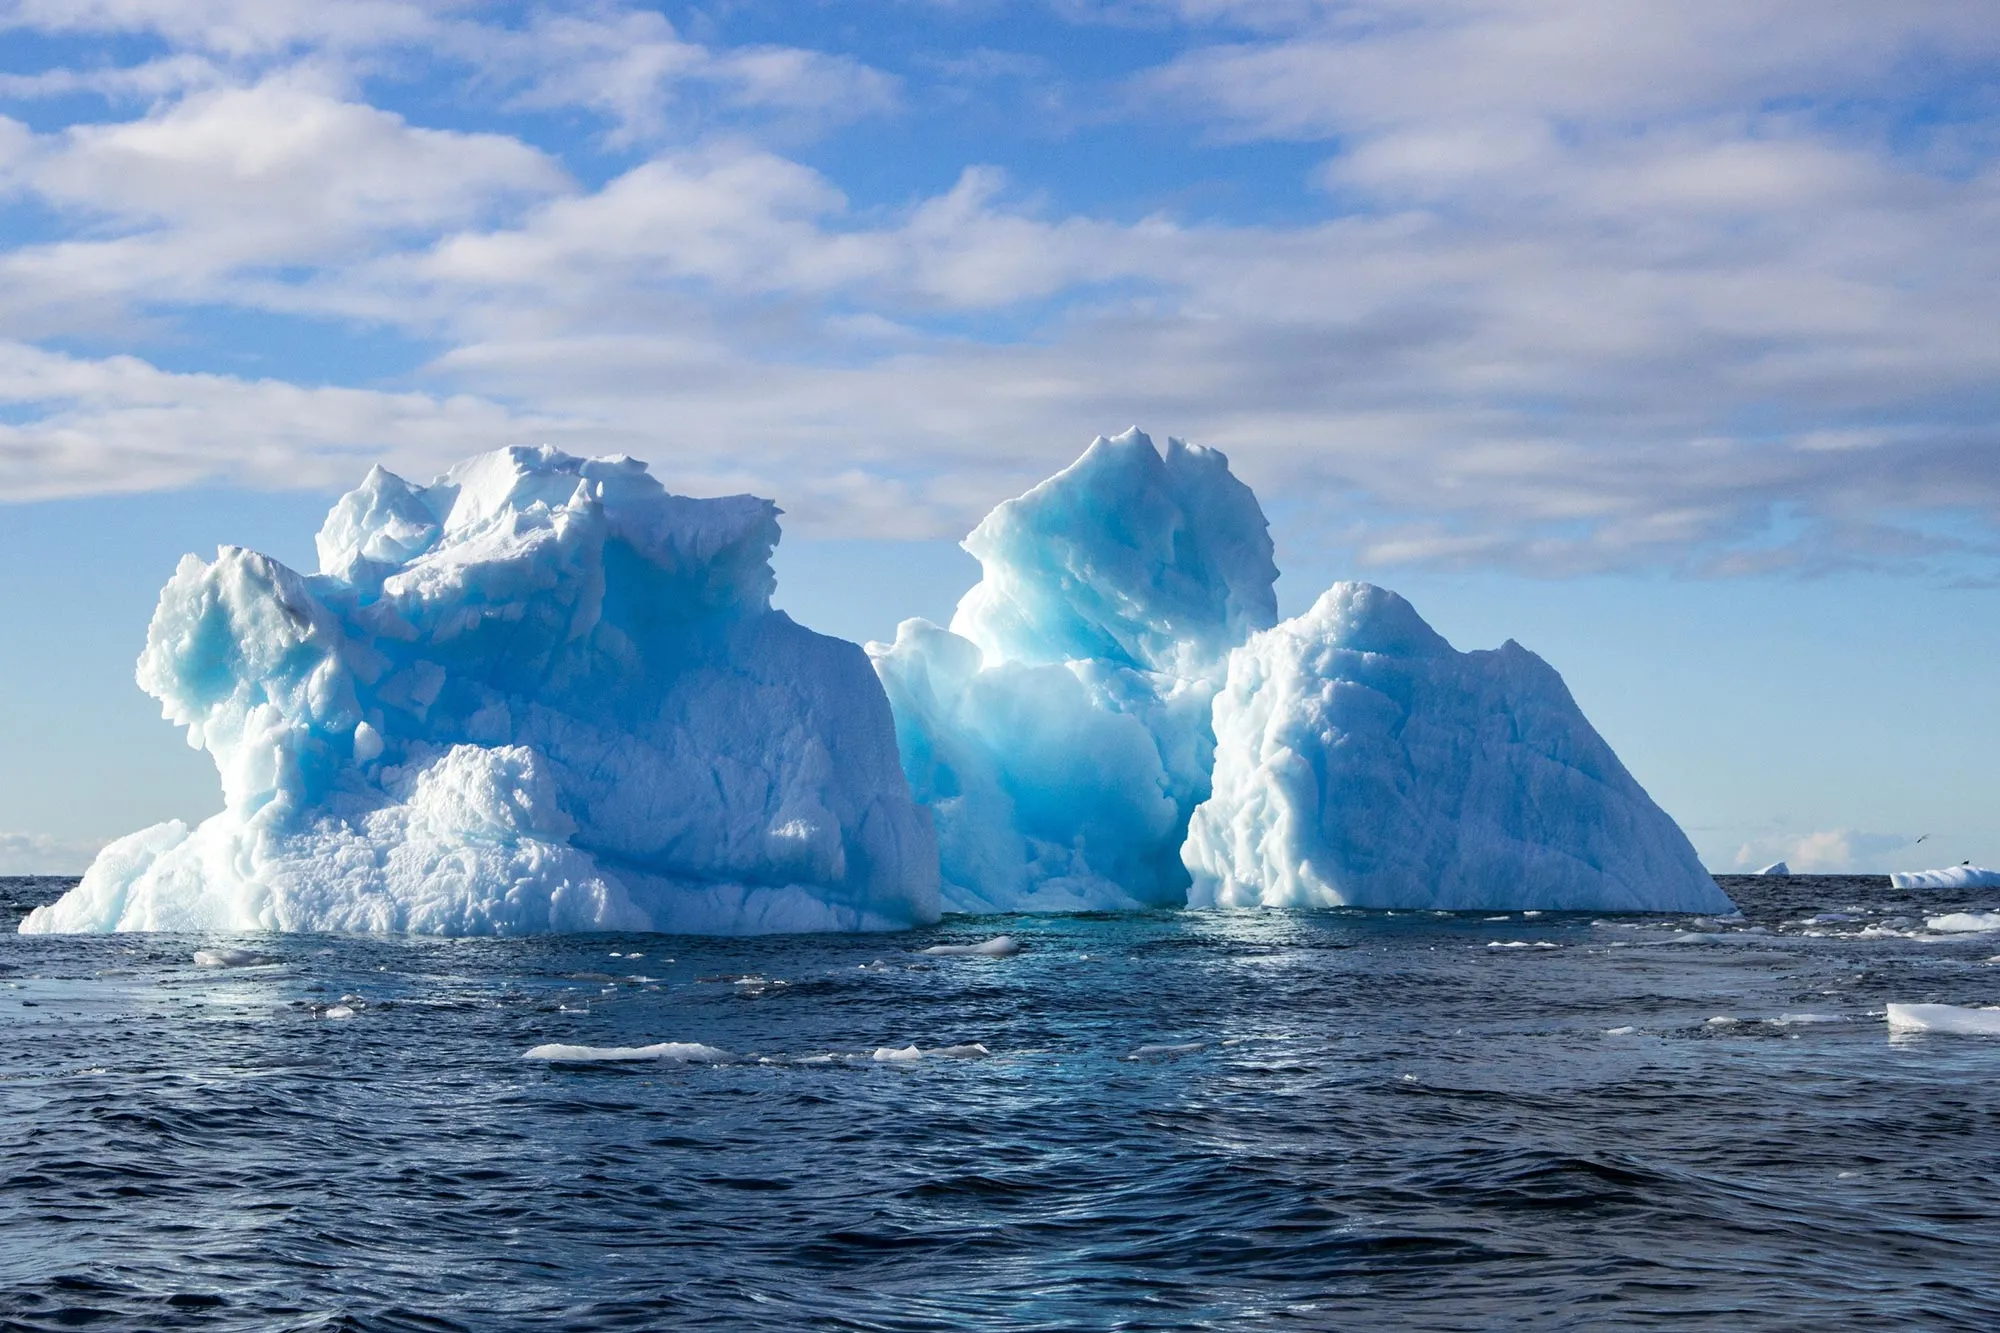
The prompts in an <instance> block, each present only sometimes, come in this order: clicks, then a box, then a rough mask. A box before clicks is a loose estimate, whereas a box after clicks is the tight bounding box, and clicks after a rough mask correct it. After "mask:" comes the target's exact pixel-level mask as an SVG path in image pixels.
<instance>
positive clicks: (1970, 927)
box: [1924, 912, 2000, 935]
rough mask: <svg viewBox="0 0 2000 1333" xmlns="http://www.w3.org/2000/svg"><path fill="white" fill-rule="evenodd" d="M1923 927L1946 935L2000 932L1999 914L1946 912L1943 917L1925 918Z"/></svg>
mask: <svg viewBox="0 0 2000 1333" xmlns="http://www.w3.org/2000/svg"><path fill="white" fill-rule="evenodd" d="M1924 925H1925V926H1927V927H1928V928H1930V929H1931V930H1935V931H1938V932H1940V933H1942V934H1947V935H1970V934H1974V933H1977V932H1979V931H1987V930H2000V912H1946V913H1945V914H1944V915H1943V916H1931V917H1925V918H1924Z"/></svg>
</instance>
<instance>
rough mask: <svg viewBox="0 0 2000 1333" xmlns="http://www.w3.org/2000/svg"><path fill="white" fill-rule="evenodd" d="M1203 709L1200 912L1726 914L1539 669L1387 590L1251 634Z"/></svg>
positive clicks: (1554, 681)
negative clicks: (1210, 748) (1209, 709)
mask: <svg viewBox="0 0 2000 1333" xmlns="http://www.w3.org/2000/svg"><path fill="white" fill-rule="evenodd" d="M1214 717H1215V740H1216V761H1215V771H1214V781H1213V788H1214V790H1213V794H1212V795H1210V796H1209V798H1208V799H1207V800H1206V801H1205V802H1204V803H1203V804H1202V805H1201V806H1200V807H1199V808H1198V809H1196V810H1195V812H1194V817H1193V820H1192V824H1191V826H1190V828H1189V831H1188V837H1187V843H1186V846H1185V847H1184V848H1183V849H1182V857H1183V859H1184V860H1185V862H1186V864H1187V867H1188V870H1189V871H1190V873H1191V875H1192V878H1193V887H1192V890H1191V891H1190V893H1189V896H1188V900H1189V902H1190V903H1191V904H1192V905H1195V906H1221V907H1248V906H1266V907H1275V906H1284V907H1336V906H1353V907H1385V908H1386V907H1424V908H1440V909H1448V910H1468V909H1482V908H1483V909H1490V908H1513V909H1519V908H1542V909H1545V910H1558V909H1572V910H1588V911H1677V912H1726V911H1729V910H1731V909H1732V907H1733V904H1731V902H1730V901H1729V898H1728V896H1727V895H1726V894H1724V893H1723V892H1722V890H1721V889H1720V888H1719V887H1718V886H1717V885H1716V882H1715V880H1714V879H1713V878H1712V877H1711V876H1710V875H1709V874H1708V872H1707V871H1706V870H1704V869H1702V865H1701V861H1700V860H1699V858H1697V856H1696V855H1695V851H1694V848H1693V847H1692V846H1690V845H1689V843H1688V840H1687V838H1686V836H1685V835H1684V834H1682V832H1681V830H1680V828H1679V827H1678V826H1677V825H1675V823H1674V821H1673V820H1672V819H1670V818H1668V816H1667V815H1666V813H1665V812H1664V811H1662V810H1661V809H1660V808H1659V806H1657V805H1655V804H1654V803H1653V801H1652V799H1651V798H1650V797H1648V796H1647V795H1646V793H1645V791H1644V790H1643V789H1642V788H1641V787H1640V786H1639V784H1638V783H1637V782H1636V781H1634V780H1633V778H1632V775H1631V774H1630V773H1628V772H1626V770H1625V766H1624V765H1623V764H1621V763H1619V762H1618V758H1617V756H1616V755H1614V754H1613V753H1612V752H1611V747H1610V746H1608V745H1606V744H1605V743H1604V741H1603V739H1602V738H1601V737H1599V736H1598V734H1597V732H1596V731H1595V730H1594V729H1592V727H1591V725H1590V723H1589V722H1588V721H1586V720H1585V719H1584V716H1583V713H1582V711H1581V710H1580V709H1578V708H1577V706H1576V702H1575V701H1574V700H1573V699H1572V698H1571V697H1570V693H1569V690H1568V689H1567V688H1565V686H1564V685H1563V681H1562V677H1561V676H1559V675H1557V674H1556V672H1555V670H1554V669H1553V668H1552V667H1550V666H1549V665H1548V663H1546V662H1544V661H1543V660H1542V659H1541V658H1539V657H1537V656H1535V655H1534V654H1533V653H1531V652H1529V651H1528V650H1527V649H1525V648H1523V647H1521V646H1520V645H1519V644H1516V643H1513V642H1511V641H1510V642H1508V643H1507V644H1505V645H1503V646H1502V647H1500V648H1498V649H1495V650H1493V651H1490V652H1471V653H1461V652H1457V651H1455V650H1454V649H1453V648H1452V646H1451V645H1450V644H1449V643H1446V642H1445V640H1444V639H1443V638H1441V637H1440V636H1439V635H1438V634H1437V633H1436V632H1435V631H1434V630H1432V629H1431V627H1430V626H1429V625H1427V624H1425V623H1424V621H1423V619H1422V617H1420V616H1419V615H1418V614H1417V612H1416V610H1415V608H1413V607H1412V606H1411V605H1410V604H1409V603H1408V602H1406V601H1404V600H1403V599H1402V598H1401V597H1399V596H1397V595H1396V594H1395V593H1393V592H1389V591H1387V590H1385V589H1382V588H1377V587H1374V586H1372V585H1370V584H1366V583H1337V584H1335V585H1334V586H1333V587H1332V588H1330V589H1328V590H1327V592H1326V593H1324V594H1323V595H1322V596H1321V597H1320V599H1319V600H1318V602H1316V603H1315V604H1314V605H1313V607H1312V609H1311V610H1309V611H1307V612H1306V613H1305V614H1304V615H1302V616H1299V617H1298V618H1296V619H1294V620H1288V621H1286V622H1284V623H1283V624H1281V625H1279V626H1277V627H1276V628H1274V629H1270V630H1267V631H1264V632H1263V633H1260V634H1257V635H1254V636H1252V638H1251V639H1250V641H1249V642H1248V643H1247V644H1246V645H1245V646H1243V647H1242V648H1239V649H1237V650H1236V651H1235V652H1234V653H1232V654H1231V656H1230V659H1229V673H1228V683H1227V686H1226V688H1225V689H1224V690H1223V691H1222V693H1221V694H1220V695H1219V696H1217V698H1216V700H1215V713H1214Z"/></svg>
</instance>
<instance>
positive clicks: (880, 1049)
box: [875, 1042, 924, 1064]
mask: <svg viewBox="0 0 2000 1333" xmlns="http://www.w3.org/2000/svg"><path fill="white" fill-rule="evenodd" d="M875 1058H876V1059H877V1060H879V1061H881V1062H883V1063H884V1064H887V1063H891V1062H904V1061H910V1060H921V1059H923V1058H924V1053H923V1052H922V1051H920V1050H918V1049H917V1045H916V1043H915V1042H911V1043H910V1044H909V1045H908V1046H901V1047H898V1046H877V1047H876V1048H875Z"/></svg>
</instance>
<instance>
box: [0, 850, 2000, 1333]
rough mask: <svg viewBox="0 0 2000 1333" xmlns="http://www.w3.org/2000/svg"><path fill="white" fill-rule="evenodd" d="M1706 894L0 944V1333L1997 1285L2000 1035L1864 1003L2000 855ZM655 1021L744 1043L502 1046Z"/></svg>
mask: <svg viewBox="0 0 2000 1333" xmlns="http://www.w3.org/2000/svg"><path fill="white" fill-rule="evenodd" d="M1725 883H1726V886H1727V887H1728V888H1729V889H1730V890H1731V892H1732V893H1734V894H1735V895H1736V896H1737V899H1738V901H1739V902H1740V903H1742V905H1743V907H1744V910H1745V913H1746V919H1745V920H1742V921H1734V922H1714V921H1689V920H1686V919H1648V918H1593V917H1590V916H1569V915H1554V914H1551V915H1544V916H1538V917H1526V916H1523V915H1521V914H1518V913H1516V914H1506V915H1502V914H1498V913H1494V914H1470V915H1454V916H1435V915H1428V914H1411V913H1403V914H1384V913H1360V912H1356V913H1341V912H1335V913H1276V912H1269V913H1193V914H1165V913H1162V914H1156V915H1146V916H1120V917H1113V916H1097V917H1073V918H1026V917H1008V918H990V919H983V920H978V921H966V920H958V921H953V922H950V923H948V924H947V925H946V926H944V927H942V928H940V929H938V930H934V931H926V932H920V933H918V934H915V935H910V936H876V937H863V938H854V937H848V938H831V937H813V938H803V939H801V938H789V939H763V940H691V939H670V938H666V937H660V936H650V937H644V936H622V937H611V936H597V937H588V938H567V939H532V940H519V941H491V940H486V941H458V942H453V941H424V940H381V939H355V938H344V937H324V936H294V937H276V936H265V937H256V938H235V939H229V940H211V939H203V938H191V937H168V936H113V937H93V938H36V937H29V938H23V937H20V936H16V935H13V934H11V933H8V934H5V935H4V936H0V1033H4V1040H0V1182H4V1188H0V1327H5V1328H9V1329H14V1328H20V1329H42V1328H68V1327H75V1326H78V1325H89V1326H91V1327H95V1328H131V1329H149V1330H150V1329H177V1328H184V1327H185V1328H204V1329H238V1328H240V1329H252V1328H254V1329H290V1328H298V1329H306V1328H313V1329H317V1328H342V1329H426V1330H434V1329H455V1328H468V1329H642V1328H704V1327H705V1328H716V1329H732V1330H734V1329H798V1328H850V1329H885V1330H917V1329H954V1330H956V1329H1002V1328H1004V1329H1091V1328H1113V1327H1117V1328H1131V1329H1140V1328H1144V1329H1175V1328H1230V1329H1238V1328H1256V1327H1266V1326H1271V1327H1280V1326H1282V1327H1296V1328H1310V1329H1322V1328H1355V1329H1381V1328H1410V1329H1425V1330H1449V1329H1482V1330H1483V1329H1491V1328H1495V1327H1501V1326H1516V1325H1518V1326H1527V1327H1535V1328H1538V1329H1567V1328H1627V1327H1647V1326H1652V1325H1663V1326H1664V1325H1670V1326H1672V1327H1674V1328H1676V1329H1688V1328H1693V1329H1715V1330H1738V1329H1746V1328H1806V1327H1817V1328H1832V1327H1844V1328H1861V1327H1866V1328H1871V1329H1887V1328H1927V1329H1928V1328H1964V1329H1979V1330H1991V1329H1994V1328H1996V1327H2000V1287H1997V1286H1996V1283H1995V1281H1994V1275H1995V1273H1996V1272H2000V1188H1996V1186H2000V1040H1995V1039H1982V1038H1977V1037H1949V1036H1939V1035H1922V1036H1914V1037H1897V1038H1891V1036H1890V1035H1889V1033H1888V1031H1887V1028H1886V1025H1885V1023H1884V1021H1883V1019H1882V1017H1881V1011H1882V1008H1883V1005H1884V1003H1885V1002H1887V1001H1944V1002H1951V1003H1960V1004H2000V959H1996V955H2000V935H1993V934H1987V935H1976V934H1969V935H1958V936H1952V937H1944V936H1932V935H1930V934H1929V933H1927V932H1925V931H1924V930H1923V929H1922V920H1923V918H1924V917H1925V916H1928V915H1934V914H1938V913H1942V912H1947V911H1953V910H1961V909H1968V908H1970V909H1984V910H1991V909H1993V908H1995V907H2000V893H1993V892H1987V893H1983V894H1980V893H1974V894H1968V895H1949V894H1935V893H1933V894H1915V893H1903V892H1896V891H1892V890H1890V889H1889V888H1888V887H1887V885H1886V882H1885V881H1883V880H1879V879H1859V878H1857V879H1831V878H1815V879H1793V880H1789V881H1779V882H1759V881H1755V880H1728V881H1725ZM61 887H63V885H62V884H61V883H58V882H53V881H42V882H39V883H34V882H26V881H0V929H4V930H6V931H9V932H11V930H12V927H13V925H14V923H15V922H16V921H18V919H19V916H20V914H21V913H22V911H24V910H25V907H26V906H27V905H30V904H32V903H34V902H40V901H45V900H47V899H48V898H50V897H52V896H53V895H54V893H55V892H56V891H58V890H59V889H60V888H61ZM1828 914H1831V916H1833V917H1835V918H1847V919H1844V920H1842V919H1819V920H1811V921H1808V920H1807V918H1825V917H1826V916H1827V915H1828ZM1488 917H1490V918H1491V919H1485V918H1488ZM1002 931H1005V932H1008V933H1011V934H1013V935H1014V936H1016V937H1017V938H1018V939H1019V940H1020V941H1021V942H1022V944H1023V945H1024V951H1023V952H1022V953H1021V954H1020V955H1019V956H1017V957H1013V958H998V959H996V958H977V957H973V958H966V957H946V958H933V957H925V956H921V955H918V954H916V953H914V952H913V951H914V950H916V949H919V948H922V947H924V946H927V945H931V944H935V943H940V942H966V941H972V940H977V939H981V938H984V937H986V936H990V935H993V934H996V933H999V932H1002ZM225 945H226V946H232V947H236V948H242V949H249V950H253V951H258V952H261V953H264V954H268V955H269V956H271V958H273V959H274V960H275V961H272V962H269V963H266V964H262V965H254V966H244V967H223V968H216V967H200V966H197V965H195V963H194V961H193V954H194V952H195V951H196V950H197V949H214V948H218V947H221V946H225ZM343 996H349V997H355V998H352V999H349V1000H347V1001H346V1003H345V1005H344V1006H342V1007H344V1009H345V1010H347V1011H350V1012H351V1014H352V1016H351V1017H344V1018H342V1017H327V1016H326V1015H327V1013H328V1012H329V1011H332V1012H336V1013H337V1012H340V1010H339V1009H337V1008H335V1006H341V1000H342V997H343ZM1717 1018H1731V1019H1734V1020H1736V1021H1735V1022H1713V1021H1711V1020H1713V1019H1717ZM663 1041H665V1042H699V1043H704V1044H706V1045H709V1046H712V1047H716V1048H719V1049H721V1050H724V1051H727V1052H730V1053H731V1054H732V1056H733V1057H735V1058H734V1059H732V1060H730V1061H726V1062H716V1063H697V1064H669V1063H661V1062H646V1063H636V1064H619V1065H608V1064H596V1065H582V1064H563V1063H555V1064H548V1063H543V1062H538V1061H530V1060H525V1059H523V1058H522V1053H523V1052H524V1051H526V1050H528V1049H529V1048H530V1047H533V1046H537V1045H540V1044H543V1043H550V1042H561V1043H570V1044H580V1045H590V1046H604V1047H608V1046H640V1045H645V1044H649V1043H655V1042H663ZM974 1043H976V1044H979V1045H983V1046H984V1047H985V1048H986V1049H987V1050H988V1051H989V1052H991V1054H990V1055H989V1056H986V1057H983V1058H982V1057H980V1056H978V1054H977V1053H976V1052H974V1053H972V1054H970V1055H960V1056H944V1055H936V1054H932V1055H927V1056H924V1057H923V1058H918V1059H896V1060H891V1059H881V1060H878V1059H876V1058H875V1053H876V1051H877V1050H878V1048H882V1049H883V1053H884V1054H885V1055H886V1054H888V1053H889V1051H891V1050H895V1049H900V1048H907V1047H909V1046H911V1045H915V1046H917V1047H918V1048H919V1050H920V1051H936V1050H938V1049H940V1048H945V1047H951V1046H963V1045H969V1044H974ZM1147 1047H1153V1048H1157V1049H1154V1050H1151V1051H1146V1052H1145V1053H1144V1054H1143V1055H1142V1056H1140V1057H1139V1058H1133V1053H1134V1052H1138V1051H1141V1050H1142V1048H1147ZM828 1056H831V1057H833V1058H831V1059H828V1058H825V1057H828Z"/></svg>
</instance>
